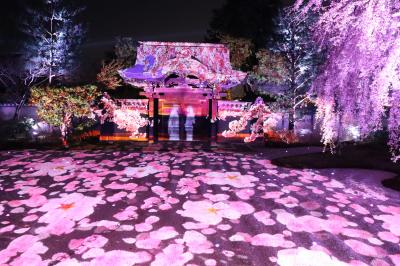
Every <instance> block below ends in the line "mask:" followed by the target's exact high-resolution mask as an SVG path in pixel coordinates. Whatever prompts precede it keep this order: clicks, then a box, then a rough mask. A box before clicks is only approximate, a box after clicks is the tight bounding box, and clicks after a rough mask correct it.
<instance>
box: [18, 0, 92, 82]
mask: <svg viewBox="0 0 400 266" xmlns="http://www.w3.org/2000/svg"><path fill="white" fill-rule="evenodd" d="M38 3H39V4H37V5H34V6H29V7H28V8H27V17H29V19H28V20H27V21H25V22H24V24H23V31H24V32H25V33H26V34H27V41H26V43H25V47H24V51H23V54H24V55H25V57H26V66H25V68H26V71H27V72H28V75H29V76H30V77H31V78H32V79H46V81H48V83H49V84H52V82H53V80H54V79H58V80H68V79H70V78H72V77H73V70H74V69H76V68H77V62H76V56H77V54H78V52H79V48H80V45H81V44H82V41H83V36H84V33H85V31H84V28H83V25H82V24H80V23H78V22H77V16H78V15H79V14H80V13H81V11H82V10H83V9H82V8H80V7H75V6H73V5H71V1H64V0H40V1H38Z"/></svg>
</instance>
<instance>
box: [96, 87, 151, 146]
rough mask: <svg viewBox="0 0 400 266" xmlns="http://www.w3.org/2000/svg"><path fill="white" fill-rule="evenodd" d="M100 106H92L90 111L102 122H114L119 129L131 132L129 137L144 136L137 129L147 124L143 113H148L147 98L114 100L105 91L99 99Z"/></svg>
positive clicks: (147, 121)
mask: <svg viewBox="0 0 400 266" xmlns="http://www.w3.org/2000/svg"><path fill="white" fill-rule="evenodd" d="M100 102H101V104H102V105H103V106H102V108H97V107H93V108H92V112H93V114H94V115H95V116H97V117H99V119H100V122H101V123H102V124H103V123H104V122H105V121H109V122H114V123H115V124H116V125H117V126H118V128H119V129H124V130H126V131H127V132H129V133H131V136H130V137H131V138H140V137H145V135H146V134H145V133H140V132H139V129H140V128H142V127H145V126H147V125H148V124H149V120H148V119H147V118H145V117H143V115H147V114H148V110H147V105H148V100H117V101H114V100H113V99H111V97H110V96H109V95H108V94H107V93H105V94H104V95H103V97H102V98H101V100H100Z"/></svg>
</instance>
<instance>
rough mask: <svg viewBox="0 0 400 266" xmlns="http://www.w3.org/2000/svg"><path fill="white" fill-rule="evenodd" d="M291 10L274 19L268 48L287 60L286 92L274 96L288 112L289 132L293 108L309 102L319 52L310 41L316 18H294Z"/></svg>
mask: <svg viewBox="0 0 400 266" xmlns="http://www.w3.org/2000/svg"><path fill="white" fill-rule="evenodd" d="M295 15H296V14H295V13H294V12H293V11H292V10H291V9H287V8H285V9H282V10H280V11H279V12H278V15H277V17H276V18H275V38H274V40H273V42H272V43H271V47H270V49H271V50H272V51H273V52H275V53H277V54H279V55H282V56H283V57H284V59H285V61H286V70H287V75H285V76H283V77H284V80H283V83H284V84H285V89H284V90H283V91H282V93H280V94H278V95H276V98H277V104H278V106H279V107H280V109H283V110H286V112H288V113H289V128H288V129H289V130H293V129H294V121H295V112H296V109H297V108H299V107H301V106H302V105H304V104H305V103H307V102H309V99H310V98H309V89H310V86H311V82H312V81H313V80H314V78H315V76H316V73H317V67H318V64H319V63H320V61H321V58H322V53H321V51H320V50H319V49H318V47H317V45H316V43H315V42H314V40H313V39H312V34H311V33H310V30H309V28H310V26H311V25H312V23H313V21H314V20H315V15H314V14H312V12H309V13H308V14H307V15H304V16H303V17H302V19H301V20H300V19H296V18H295V17H296V16H295Z"/></svg>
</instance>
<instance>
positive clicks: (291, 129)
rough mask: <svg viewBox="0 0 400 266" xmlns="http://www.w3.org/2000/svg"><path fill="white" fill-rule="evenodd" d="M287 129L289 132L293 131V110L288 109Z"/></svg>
mask: <svg viewBox="0 0 400 266" xmlns="http://www.w3.org/2000/svg"><path fill="white" fill-rule="evenodd" d="M288 129H289V131H293V130H294V110H292V109H291V108H290V109H289V121H288Z"/></svg>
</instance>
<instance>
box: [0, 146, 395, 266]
mask: <svg viewBox="0 0 400 266" xmlns="http://www.w3.org/2000/svg"><path fill="white" fill-rule="evenodd" d="M177 145H178V144H174V145H171V144H165V145H163V146H161V145H160V146H149V147H144V148H136V149H134V148H132V149H129V148H127V149H124V150H118V149H117V150H115V149H114V148H113V147H108V148H102V149H94V150H90V149H88V150H83V151H82V150H79V151H35V150H29V151H28V150H26V151H14V152H12V151H11V152H7V151H0V156H1V157H0V158H1V159H0V177H1V179H0V190H1V194H0V217H1V219H0V223H1V225H0V265H3V264H11V265H29V266H32V265H46V264H50V265H86V264H87V265H107V266H109V265H133V264H143V265H149V264H151V265H168V266H172V265H208V266H209V265H275V264H278V265H293V266H301V265H318V266H320V265H324V266H327V265H347V264H350V265H400V245H399V239H400V193H398V192H396V191H391V190H389V189H386V188H384V187H382V186H381V185H380V180H381V179H382V178H387V177H391V176H392V175H391V174H390V173H385V172H377V171H370V170H338V169H337V170H333V169H330V170H319V171H317V170H313V169H310V170H291V169H285V168H280V167H277V166H275V165H273V164H271V163H270V161H269V160H268V159H266V158H269V157H268V152H267V153H266V154H264V155H261V154H252V153H249V152H247V153H239V152H237V151H233V150H231V151H229V150H222V149H218V148H215V149H213V150H210V149H203V148H202V147H200V146H196V145H195V144H193V145H189V144H180V147H179V149H180V150H181V152H177V150H179V149H178V147H175V146H177Z"/></svg>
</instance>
